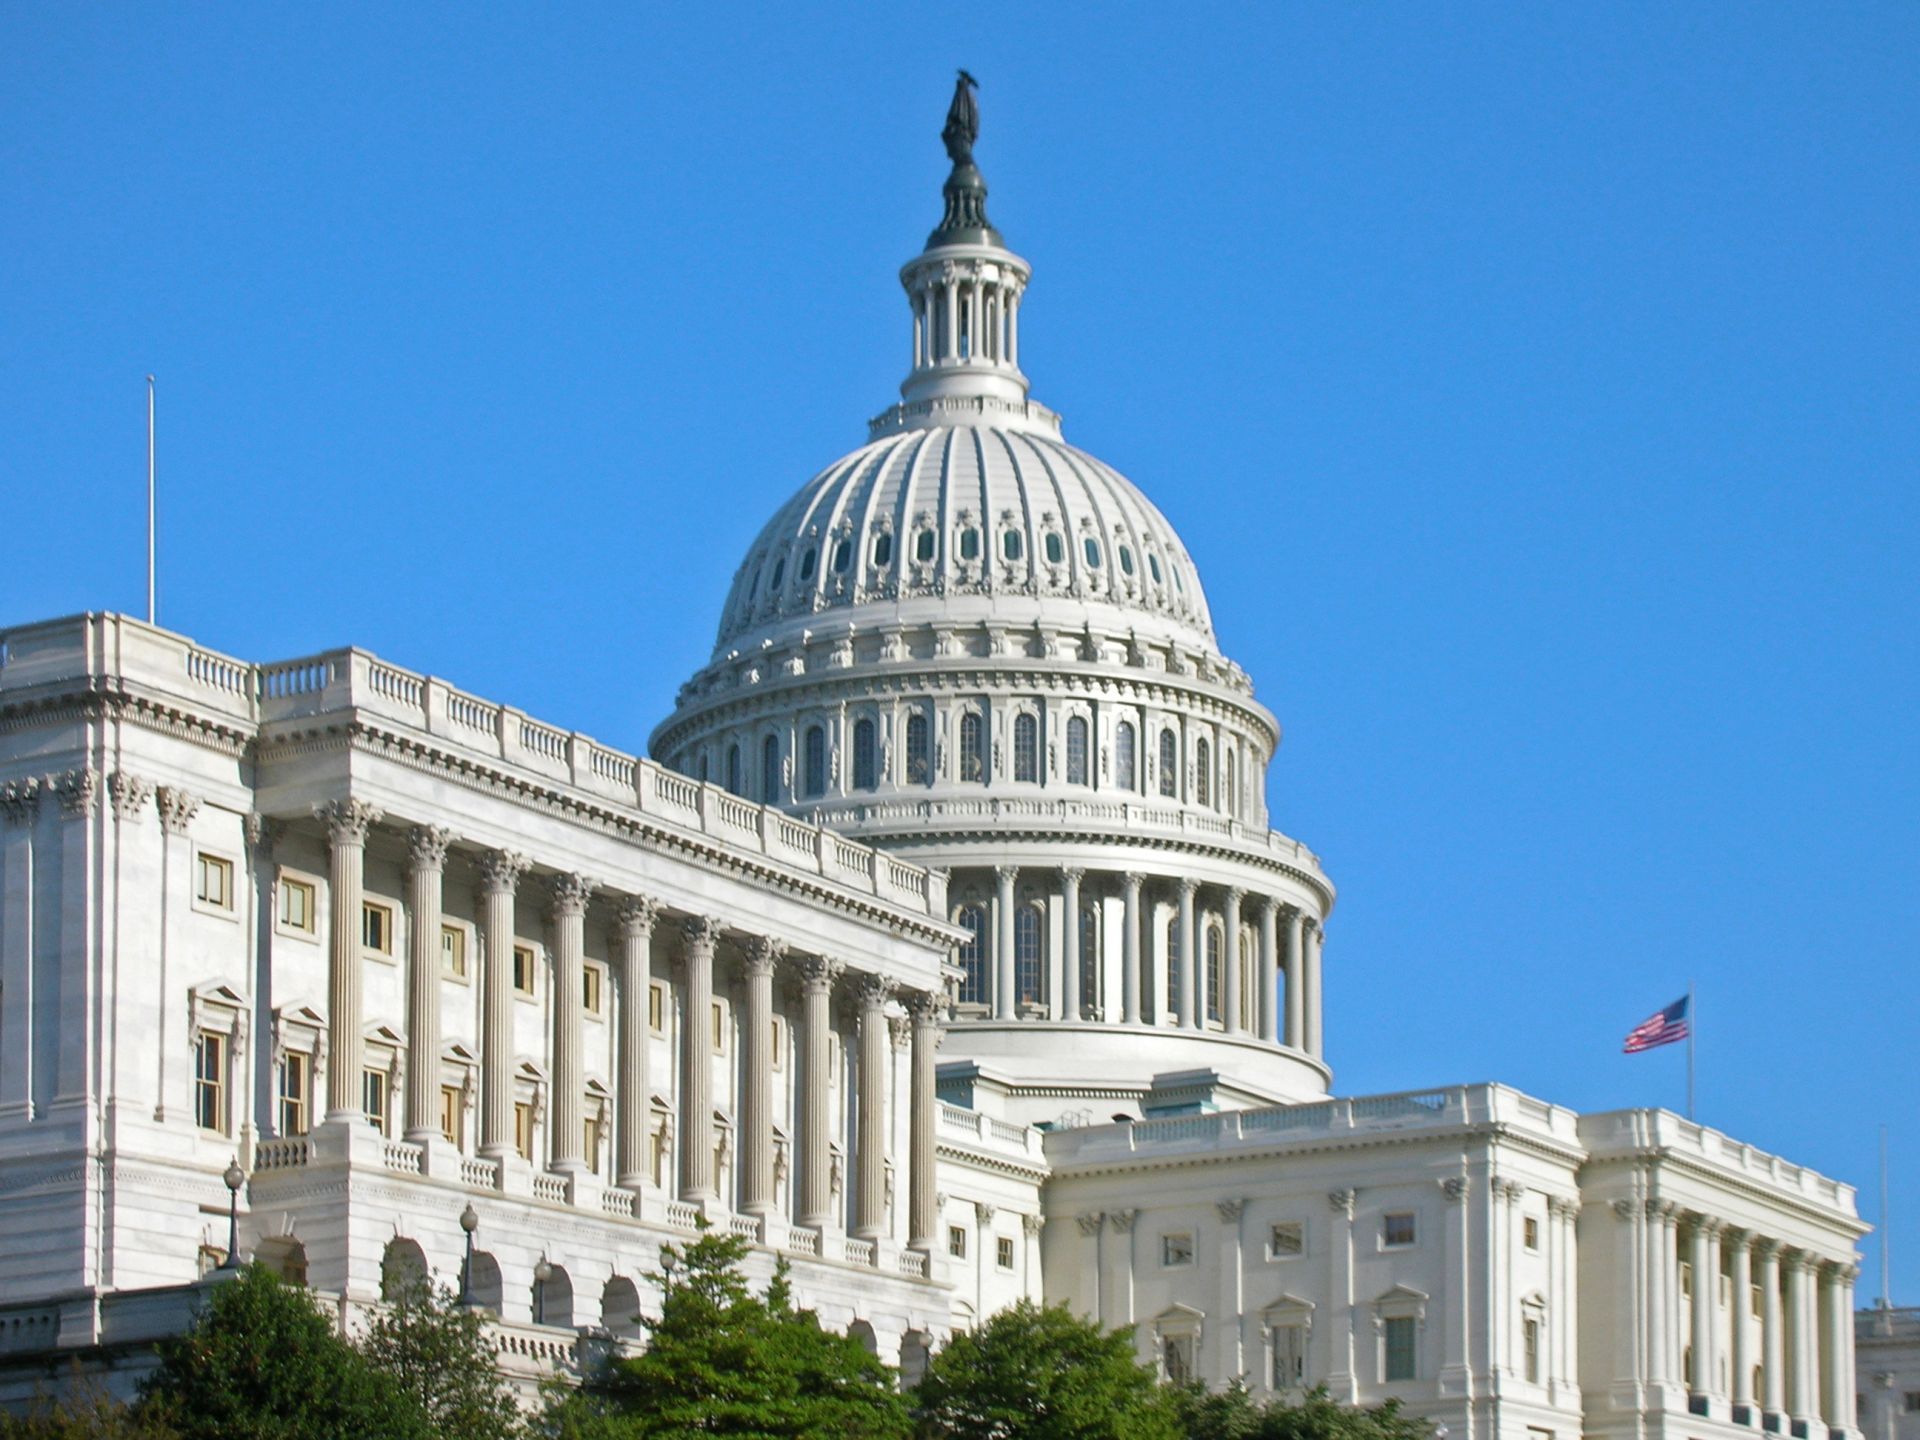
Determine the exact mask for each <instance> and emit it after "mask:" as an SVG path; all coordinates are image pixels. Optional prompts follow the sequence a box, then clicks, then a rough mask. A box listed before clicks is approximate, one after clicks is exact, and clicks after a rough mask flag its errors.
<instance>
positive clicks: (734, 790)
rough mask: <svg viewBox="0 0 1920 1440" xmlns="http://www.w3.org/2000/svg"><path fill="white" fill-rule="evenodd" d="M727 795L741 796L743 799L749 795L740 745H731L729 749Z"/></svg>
mask: <svg viewBox="0 0 1920 1440" xmlns="http://www.w3.org/2000/svg"><path fill="white" fill-rule="evenodd" d="M727 793H728V794H729V795H739V796H742V797H744V796H745V795H746V793H747V782H746V779H745V776H744V774H743V770H742V767H741V764H740V747H739V746H738V745H729V746H728V747H727Z"/></svg>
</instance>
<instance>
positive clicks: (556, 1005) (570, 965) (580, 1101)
mask: <svg viewBox="0 0 1920 1440" xmlns="http://www.w3.org/2000/svg"><path fill="white" fill-rule="evenodd" d="M548 884H549V885H550V887H551V891H552V897H553V903H552V907H551V910H550V912H549V913H550V914H551V916H552V919H553V1108H552V1111H551V1114H552V1124H550V1125H549V1126H548V1127H547V1142H548V1151H549V1154H550V1155H551V1161H550V1163H551V1165H552V1168H553V1169H555V1170H585V1169H586V1168H588V1167H587V1162H586V1159H585V1156H584V1152H585V1149H586V1138H587V1136H586V1127H587V1120H586V1091H587V1075H586V1066H585V1064H584V1062H583V1057H582V1056H581V1053H580V1052H581V1050H582V1048H583V1047H584V1045H585V1040H584V1037H583V1036H582V1034H581V1027H582V1023H583V1021H582V1015H581V1009H580V1000H581V994H580V992H581V988H582V986H583V985H584V983H585V982H584V981H583V980H582V979H581V973H580V972H581V968H582V967H583V966H584V964H585V963H586V948H587V947H586V928H587V898H588V897H589V896H590V895H592V894H593V884H592V882H591V881H589V880H587V879H585V878H584V877H582V876H579V875H556V876H554V877H553V879H552V880H551V881H549V882H548Z"/></svg>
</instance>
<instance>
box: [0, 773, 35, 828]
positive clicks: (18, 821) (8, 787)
mask: <svg viewBox="0 0 1920 1440" xmlns="http://www.w3.org/2000/svg"><path fill="white" fill-rule="evenodd" d="M39 813H40V782H39V781H38V780H35V779H33V778H32V777H28V778H27V779H25V780H9V781H7V783H6V784H4V785H0V818H4V819H5V820H6V822H7V824H9V825H31V824H32V823H33V818H34V816H36V815H38V814H39Z"/></svg>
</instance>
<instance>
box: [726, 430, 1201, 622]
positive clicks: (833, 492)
mask: <svg viewBox="0 0 1920 1440" xmlns="http://www.w3.org/2000/svg"><path fill="white" fill-rule="evenodd" d="M993 409H1004V410H1005V411H1006V412H1007V413H1006V415H1005V417H1004V418H1003V417H1001V416H998V415H982V414H981V413H980V412H981V411H983V410H993ZM908 410H912V411H915V412H920V413H917V414H914V415H913V416H912V417H911V418H909V416H908V415H907V414H906V413H905V412H906V411H908ZM966 411H973V412H974V414H973V415H972V416H969V417H967V419H968V421H969V422H970V423H962V414H964V412H966ZM954 412H962V413H961V414H956V413H954ZM908 426H911V427H912V428H907V427H908ZM874 430H875V431H876V433H877V434H878V436H879V438H876V439H875V440H873V441H871V442H870V443H869V444H867V445H865V446H862V447H861V448H860V449H858V450H856V451H854V452H853V453H852V454H851V455H848V456H845V457H844V458H842V459H840V460H837V461H835V462H834V463H833V464H831V465H829V466H828V467H827V468H826V469H824V470H822V471H821V472H820V473H819V474H818V475H816V476H814V478H813V479H812V480H810V481H808V482H807V483H806V484H805V485H804V486H802V487H801V488H800V490H799V492H798V493H797V494H795V495H794V496H793V498H792V499H790V500H788V501H787V503H786V504H785V505H783V506H781V507H780V509H779V510H778V511H777V512H776V513H775V515H774V517H773V519H772V520H770V521H769V522H768V523H767V525H766V527H765V528H764V529H762V530H761V532H760V535H759V537H758V538H757V539H756V540H755V541H754V542H753V545H752V546H751V548H750V549H749V550H748V552H747V557H746V560H745V561H744V562H743V563H742V565H741V566H740V569H739V572H738V574H736V576H735V577H734V582H733V589H732V591H731V593H730V594H729V595H728V598H727V604H726V609H725V610H724V611H723V612H722V618H721V623H720V633H719V636H718V640H717V644H716V649H717V650H719V651H725V650H727V649H729V648H736V647H740V644H741V642H742V641H743V640H745V641H752V640H755V639H758V638H763V637H766V636H771V635H775V634H776V633H778V632H781V631H784V630H788V629H791V628H793V626H794V625H807V626H812V627H815V628H818V627H819V625H820V623H821V621H822V620H824V619H830V618H838V617H829V616H827V615H826V614H825V612H827V611H842V610H852V609H854V608H855V607H868V608H869V609H870V610H872V609H881V610H886V611H889V612H892V614H900V613H901V612H903V611H907V610H911V611H912V612H913V613H914V618H916V619H920V618H925V616H926V611H927V609H928V608H929V607H928V605H927V603H926V602H927V601H928V600H929V599H931V600H933V601H934V603H935V605H936V606H937V605H938V604H939V601H940V600H941V599H942V598H944V599H946V600H948V601H950V602H953V608H954V610H955V615H954V618H955V619H968V618H975V617H977V616H980V615H981V614H982V613H983V611H990V613H991V616H992V618H993V620H994V621H995V622H996V623H1005V624H1010V625H1020V624H1025V623H1030V622H1037V621H1039V620H1041V619H1042V618H1044V619H1045V621H1046V623H1047V625H1048V626H1049V628H1058V629H1063V630H1065V629H1072V630H1077V629H1079V628H1081V627H1082V626H1083V625H1085V626H1091V627H1093V628H1094V629H1095V630H1097V631H1099V632H1102V633H1118V634H1125V633H1127V632H1128V631H1130V630H1132V631H1135V632H1137V633H1139V634H1140V636H1141V638H1142V639H1148V638H1152V639H1157V640H1170V641H1173V642H1175V643H1177V644H1179V645H1181V646H1183V647H1191V648H1194V649H1198V650H1202V651H1207V652H1214V653H1217V651H1216V649H1215V645H1214V640H1213V625H1212V621H1211V620H1210V618H1209V616H1208V613H1207V602H1206V596H1205V595H1204V594H1203V593H1202V591H1201V588H1200V577H1199V575H1198V574H1197V573H1196V572H1195V570H1194V567H1193V561H1192V559H1191V558H1190V557H1189V556H1188V554H1187V550H1186V547H1185V546H1184V545H1182V544H1181V543H1180V538H1179V537H1178V536H1177V535H1175V534H1174V532H1173V527H1172V526H1170V525H1169V524H1168V523H1167V520H1166V517H1165V516H1164V515H1162V514H1161V513H1160V512H1159V510H1158V509H1156V508H1155V507H1154V505H1153V503H1152V502H1151V501H1149V500H1148V499H1147V498H1146V496H1144V495H1142V494H1141V493H1140V491H1139V490H1138V489H1136V488H1135V487H1134V485H1133V484H1132V482H1130V481H1129V480H1127V478H1126V477H1125V476H1123V475H1121V474H1120V473H1119V472H1118V471H1116V470H1114V469H1112V468H1111V467H1110V466H1107V465H1105V464H1102V463H1101V462H1100V461H1098V460H1096V459H1094V458H1093V457H1092V456H1091V455H1089V454H1087V453H1086V452H1085V451H1084V450H1078V449H1075V448H1074V447H1073V446H1071V445H1069V444H1067V443H1066V442H1065V441H1063V440H1062V439H1060V437H1059V431H1058V423H1057V421H1054V419H1053V417H1052V416H1051V415H1050V414H1048V413H1047V412H1046V411H1044V410H1042V409H1041V408H1040V407H1039V406H1037V405H1032V404H1014V405H1005V406H995V405H993V404H992V403H991V402H982V401H980V400H971V401H969V400H964V399H958V398H956V399H953V400H948V401H945V402H941V401H935V402H932V403H931V404H928V403H922V404H920V405H916V406H911V407H896V408H895V409H894V410H892V411H889V412H888V413H887V414H886V415H885V416H882V417H881V418H880V419H879V420H876V421H875V422H874ZM975 597H978V598H975ZM983 601H985V602H986V604H985V605H983V604H982V602H983ZM847 618H848V619H849V620H851V619H852V617H851V616H848V617H847ZM888 618H892V615H891V614H885V615H871V614H870V615H868V616H863V617H862V626H863V628H864V625H865V624H867V623H878V622H880V621H883V620H885V619H888ZM902 618H904V615H903V616H902ZM783 622H784V623H783Z"/></svg>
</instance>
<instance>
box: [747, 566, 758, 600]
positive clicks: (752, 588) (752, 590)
mask: <svg viewBox="0 0 1920 1440" xmlns="http://www.w3.org/2000/svg"><path fill="white" fill-rule="evenodd" d="M759 593H760V567H759V566H757V565H756V566H754V568H753V583H752V584H751V585H749V586H747V604H748V605H752V604H753V597H754V596H756V595H758V594H759Z"/></svg>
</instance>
